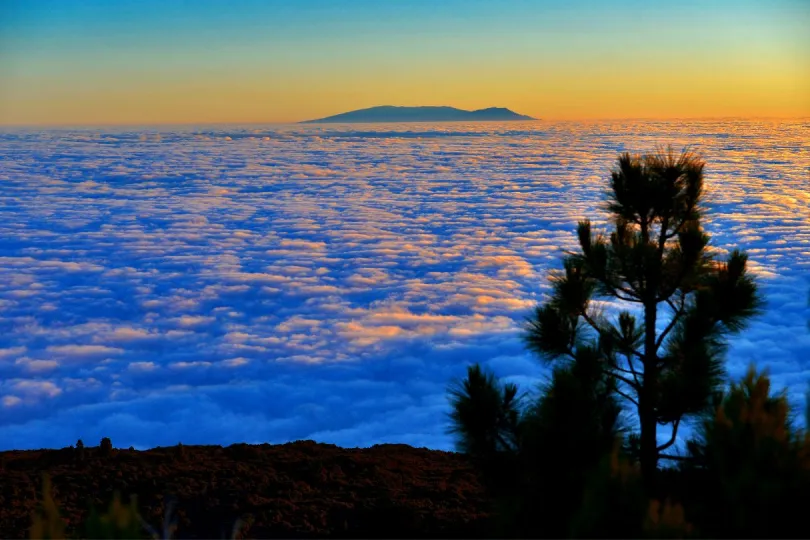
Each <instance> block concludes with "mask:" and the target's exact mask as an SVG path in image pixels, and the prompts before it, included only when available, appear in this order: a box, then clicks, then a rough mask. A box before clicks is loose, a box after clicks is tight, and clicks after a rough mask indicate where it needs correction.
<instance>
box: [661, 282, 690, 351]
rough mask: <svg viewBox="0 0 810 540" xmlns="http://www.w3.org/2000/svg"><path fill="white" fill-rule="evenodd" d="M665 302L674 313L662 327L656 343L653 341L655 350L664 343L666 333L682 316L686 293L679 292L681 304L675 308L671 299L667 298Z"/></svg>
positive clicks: (667, 333)
mask: <svg viewBox="0 0 810 540" xmlns="http://www.w3.org/2000/svg"><path fill="white" fill-rule="evenodd" d="M667 304H669V307H671V308H672V310H673V311H675V315H674V316H673V317H672V320H671V321H669V324H668V325H667V327H666V328H665V329H664V331H663V332H662V333H661V335H660V336H659V337H658V341H656V343H655V350H656V351H657V350H658V349H660V348H661V345H662V344H663V343H664V340H665V339H666V337H667V335H669V333H670V332H671V331H672V329H673V328H675V325H676V324H678V321H679V320H680V318H681V317H682V316H683V314H684V312H685V309H684V308H685V306H686V295H684V294H681V305H680V306H679V307H677V308H676V307H675V304H673V303H672V301H671V300H669V299H667Z"/></svg>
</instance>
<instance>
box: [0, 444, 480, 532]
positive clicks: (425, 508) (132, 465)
mask: <svg viewBox="0 0 810 540" xmlns="http://www.w3.org/2000/svg"><path fill="white" fill-rule="evenodd" d="M42 473H47V474H48V475H49V476H50V478H51V481H52V483H53V495H54V499H55V500H56V502H57V504H58V506H59V508H60V511H61V516H62V517H63V518H64V519H65V521H66V522H67V529H68V532H69V533H70V531H74V530H76V527H77V526H79V525H80V524H81V523H82V522H83V520H84V519H85V517H86V516H87V513H88V508H89V505H90V504H94V505H95V506H96V508H98V509H99V510H100V511H102V512H104V511H106V510H107V508H108V506H109V503H110V501H111V499H112V495H113V493H114V492H115V491H118V492H120V494H121V495H122V498H123V499H124V501H126V500H127V498H128V497H129V496H130V495H133V494H134V495H137V497H138V499H137V503H138V509H139V511H140V514H141V516H143V518H144V519H145V520H146V521H147V522H148V523H150V524H151V525H152V527H154V528H155V529H156V530H158V531H160V530H161V528H162V525H163V521H164V512H165V510H166V507H167V506H169V504H170V502H171V501H174V502H175V506H174V507H175V519H176V522H177V529H176V531H175V534H174V537H175V538H229V537H230V535H231V529H232V527H233V524H234V522H235V521H236V520H237V519H241V520H242V521H243V522H244V523H245V525H244V526H243V528H242V533H241V535H240V537H241V538H293V537H296V538H302V537H310V538H312V537H352V538H357V537H375V538H381V537H387V538H391V537H432V538H448V537H467V538H469V537H474V536H477V537H481V536H486V530H487V529H486V523H487V513H488V508H489V507H488V501H487V499H486V497H485V496H484V494H483V491H482V488H481V484H480V483H479V480H478V477H477V476H476V474H475V473H474V472H473V470H472V469H471V467H470V465H469V463H468V462H467V461H466V459H465V458H464V457H463V456H462V455H460V454H455V453H450V452H440V451H435V450H427V449H419V448H412V447H410V446H406V445H379V446H375V447H372V448H367V449H346V448H339V447H337V446H333V445H327V444H317V443H314V442H311V441H301V442H295V443H290V444H284V445H268V444H264V445H246V444H236V445H232V446H229V447H224V448H223V447H221V446H173V447H162V448H154V449H151V450H146V451H136V450H123V449H112V450H110V451H108V452H104V451H103V450H102V449H101V448H100V447H87V448H84V449H82V450H79V449H76V448H64V449H60V450H32V451H9V452H0V536H1V537H3V538H27V537H28V532H29V527H30V526H31V519H32V515H33V513H34V511H35V510H36V509H37V506H38V504H39V502H40V501H41V500H42V493H41V488H42V478H41V476H42Z"/></svg>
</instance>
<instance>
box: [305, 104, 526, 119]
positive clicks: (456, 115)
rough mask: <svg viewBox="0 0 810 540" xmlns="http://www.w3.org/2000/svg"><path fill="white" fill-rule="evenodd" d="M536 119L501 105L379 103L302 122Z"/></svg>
mask: <svg viewBox="0 0 810 540" xmlns="http://www.w3.org/2000/svg"><path fill="white" fill-rule="evenodd" d="M515 120H537V119H536V118H532V117H531V116H526V115H523V114H518V113H516V112H513V111H510V110H509V109H507V108H505V107H489V108H487V109H478V110H477V111H465V110H463V109H456V108H455V107H396V106H393V105H383V106H381V107H370V108H368V109H359V110H356V111H349V112H345V113H341V114H336V115H334V116H327V117H326V118H319V119H317V120H306V121H304V122H301V123H302V124H331V123H343V122H345V123H365V122H484V121H488V122H491V121H496V122H503V121H515Z"/></svg>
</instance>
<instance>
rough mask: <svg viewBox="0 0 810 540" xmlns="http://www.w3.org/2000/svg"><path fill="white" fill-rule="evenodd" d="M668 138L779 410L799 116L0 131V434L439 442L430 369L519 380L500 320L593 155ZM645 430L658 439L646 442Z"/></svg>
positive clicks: (599, 191)
mask: <svg viewBox="0 0 810 540" xmlns="http://www.w3.org/2000/svg"><path fill="white" fill-rule="evenodd" d="M659 143H663V144H667V143H671V144H673V145H674V146H675V147H678V148H679V147H682V146H684V145H691V146H692V147H693V148H694V149H695V150H698V151H699V152H700V153H702V155H703V156H704V158H705V159H706V160H707V162H708V167H707V171H706V172H707V182H708V204H707V207H708V210H709V213H708V219H707V228H708V230H709V231H710V232H711V233H712V235H713V240H712V244H713V246H714V247H715V248H716V249H717V250H718V251H720V252H724V251H726V250H729V249H732V248H733V247H737V246H739V247H743V248H745V249H747V250H748V253H749V254H750V256H751V262H752V267H753V269H754V271H755V273H756V274H757V275H758V276H760V278H761V284H762V286H763V292H764V293H765V295H766V296H767V300H768V307H767V312H766V313H765V314H764V315H763V316H761V317H759V318H758V319H757V320H756V321H755V322H754V323H753V324H752V325H751V326H750V328H749V330H747V331H746V332H745V333H744V334H742V335H741V336H739V337H737V338H736V339H735V340H734V342H733V345H732V347H731V350H730V352H729V363H728V368H729V372H730V374H731V375H732V376H734V377H739V376H741V375H742V374H744V372H745V371H746V369H747V367H748V366H749V365H750V363H752V362H755V363H756V364H757V365H758V366H760V367H766V366H767V367H768V369H769V370H770V373H771V374H772V376H773V380H774V383H775V386H776V387H777V388H782V387H787V388H788V389H789V391H790V397H791V400H792V401H793V402H794V403H795V404H796V405H797V406H802V407H803V405H804V392H805V390H806V389H807V383H808V375H807V374H808V371H807V370H808V369H809V368H810V364H809V363H808V362H810V331H808V329H807V321H808V319H810V310H809V309H808V305H807V302H808V290H809V289H810V123H808V122H806V121H805V122H688V123H679V122H591V123H547V122H541V123H531V124H526V123H520V124H477V125H473V124H470V125H466V124H435V125H429V124H418V125H417V124H411V125H408V124H400V125H378V126H357V125H355V126H336V125H330V126H327V127H323V126H313V125H307V126H302V125H279V126H263V127H257V126H247V127H245V126H241V127H235V126H230V127H227V126H218V127H193V128H192V127H179V128H159V129H157V128H156V129H145V128H144V129H134V128H122V129H112V128H110V129H93V130H90V129H86V130H67V129H63V130H30V129H29V130H22V129H18V130H5V131H3V132H0V448H1V449H12V448H15V449H28V448H42V447H47V448H58V447H63V446H67V445H70V444H73V443H75V442H76V440H77V439H78V438H83V439H84V441H85V442H86V443H87V444H98V441H99V439H100V438H101V437H105V436H107V437H111V438H112V441H113V444H114V445H115V446H117V447H127V446H130V445H133V446H135V447H136V448H149V447H154V446H158V445H172V444H176V443H177V442H180V441H182V442H183V443H184V444H231V443H234V442H249V443H259V442H270V443H279V442H286V441H290V440H297V439H314V440H317V441H320V442H329V443H335V444H339V445H342V446H369V445H372V444H375V443H382V442H397V443H407V444H411V445H415V446H427V447H430V448H438V449H451V448H452V447H453V440H452V438H451V437H450V436H449V435H448V434H447V433H446V429H447V426H448V421H447V418H446V414H447V412H448V402H447V394H446V389H447V385H448V383H449V382H450V381H451V380H452V379H454V378H459V377H462V376H463V375H464V373H465V371H466V367H467V365H469V364H470V363H472V362H481V363H483V364H484V365H486V366H488V367H490V368H491V369H493V370H494V371H495V372H496V373H497V374H498V375H500V376H502V377H504V378H505V379H506V380H510V381H515V382H518V383H520V384H521V386H522V387H523V388H525V389H531V388H533V387H534V386H535V385H536V384H537V383H538V382H540V381H541V380H542V377H543V376H544V374H545V373H546V372H547V370H546V368H545V367H543V366H542V365H541V363H540V361H539V360H538V359H537V358H534V357H532V356H531V355H530V354H528V353H527V352H526V351H525V349H524V347H523V345H522V342H521V325H522V324H523V321H524V319H525V317H526V316H528V315H529V314H530V312H531V310H532V308H533V306H535V305H536V303H537V302H539V301H541V300H542V299H543V298H544V295H545V293H546V292H547V291H548V285H547V279H546V276H547V271H548V270H549V269H552V268H557V267H558V266H559V260H560V256H561V255H562V253H563V250H564V249H570V248H573V247H574V245H575V236H574V230H575V226H576V222H577V220H578V219H581V218H584V217H591V218H593V219H594V220H595V221H596V222H599V223H604V217H605V215H604V213H603V212H602V210H601V204H602V201H603V194H604V190H605V188H606V186H607V183H606V178H607V176H608V170H609V167H610V166H611V164H612V162H613V161H614V160H615V158H616V156H617V153H618V152H622V151H625V150H629V151H640V152H645V151H650V150H653V149H654V147H655V146H656V144H659ZM663 435H666V434H663Z"/></svg>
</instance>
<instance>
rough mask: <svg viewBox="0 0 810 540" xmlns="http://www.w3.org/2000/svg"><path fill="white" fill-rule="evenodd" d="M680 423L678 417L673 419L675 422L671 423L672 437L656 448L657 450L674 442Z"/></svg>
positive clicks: (664, 448)
mask: <svg viewBox="0 0 810 540" xmlns="http://www.w3.org/2000/svg"><path fill="white" fill-rule="evenodd" d="M680 424H681V419H680V417H678V418H677V419H675V422H674V423H673V424H672V437H670V438H669V440H668V441H667V442H665V443H664V444H662V445H661V446H659V447H658V448H656V450H657V451H659V452H660V451H661V450H666V449H667V448H669V447H670V446H672V445H673V444H675V439H676V438H677V437H678V426H679V425H680Z"/></svg>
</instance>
